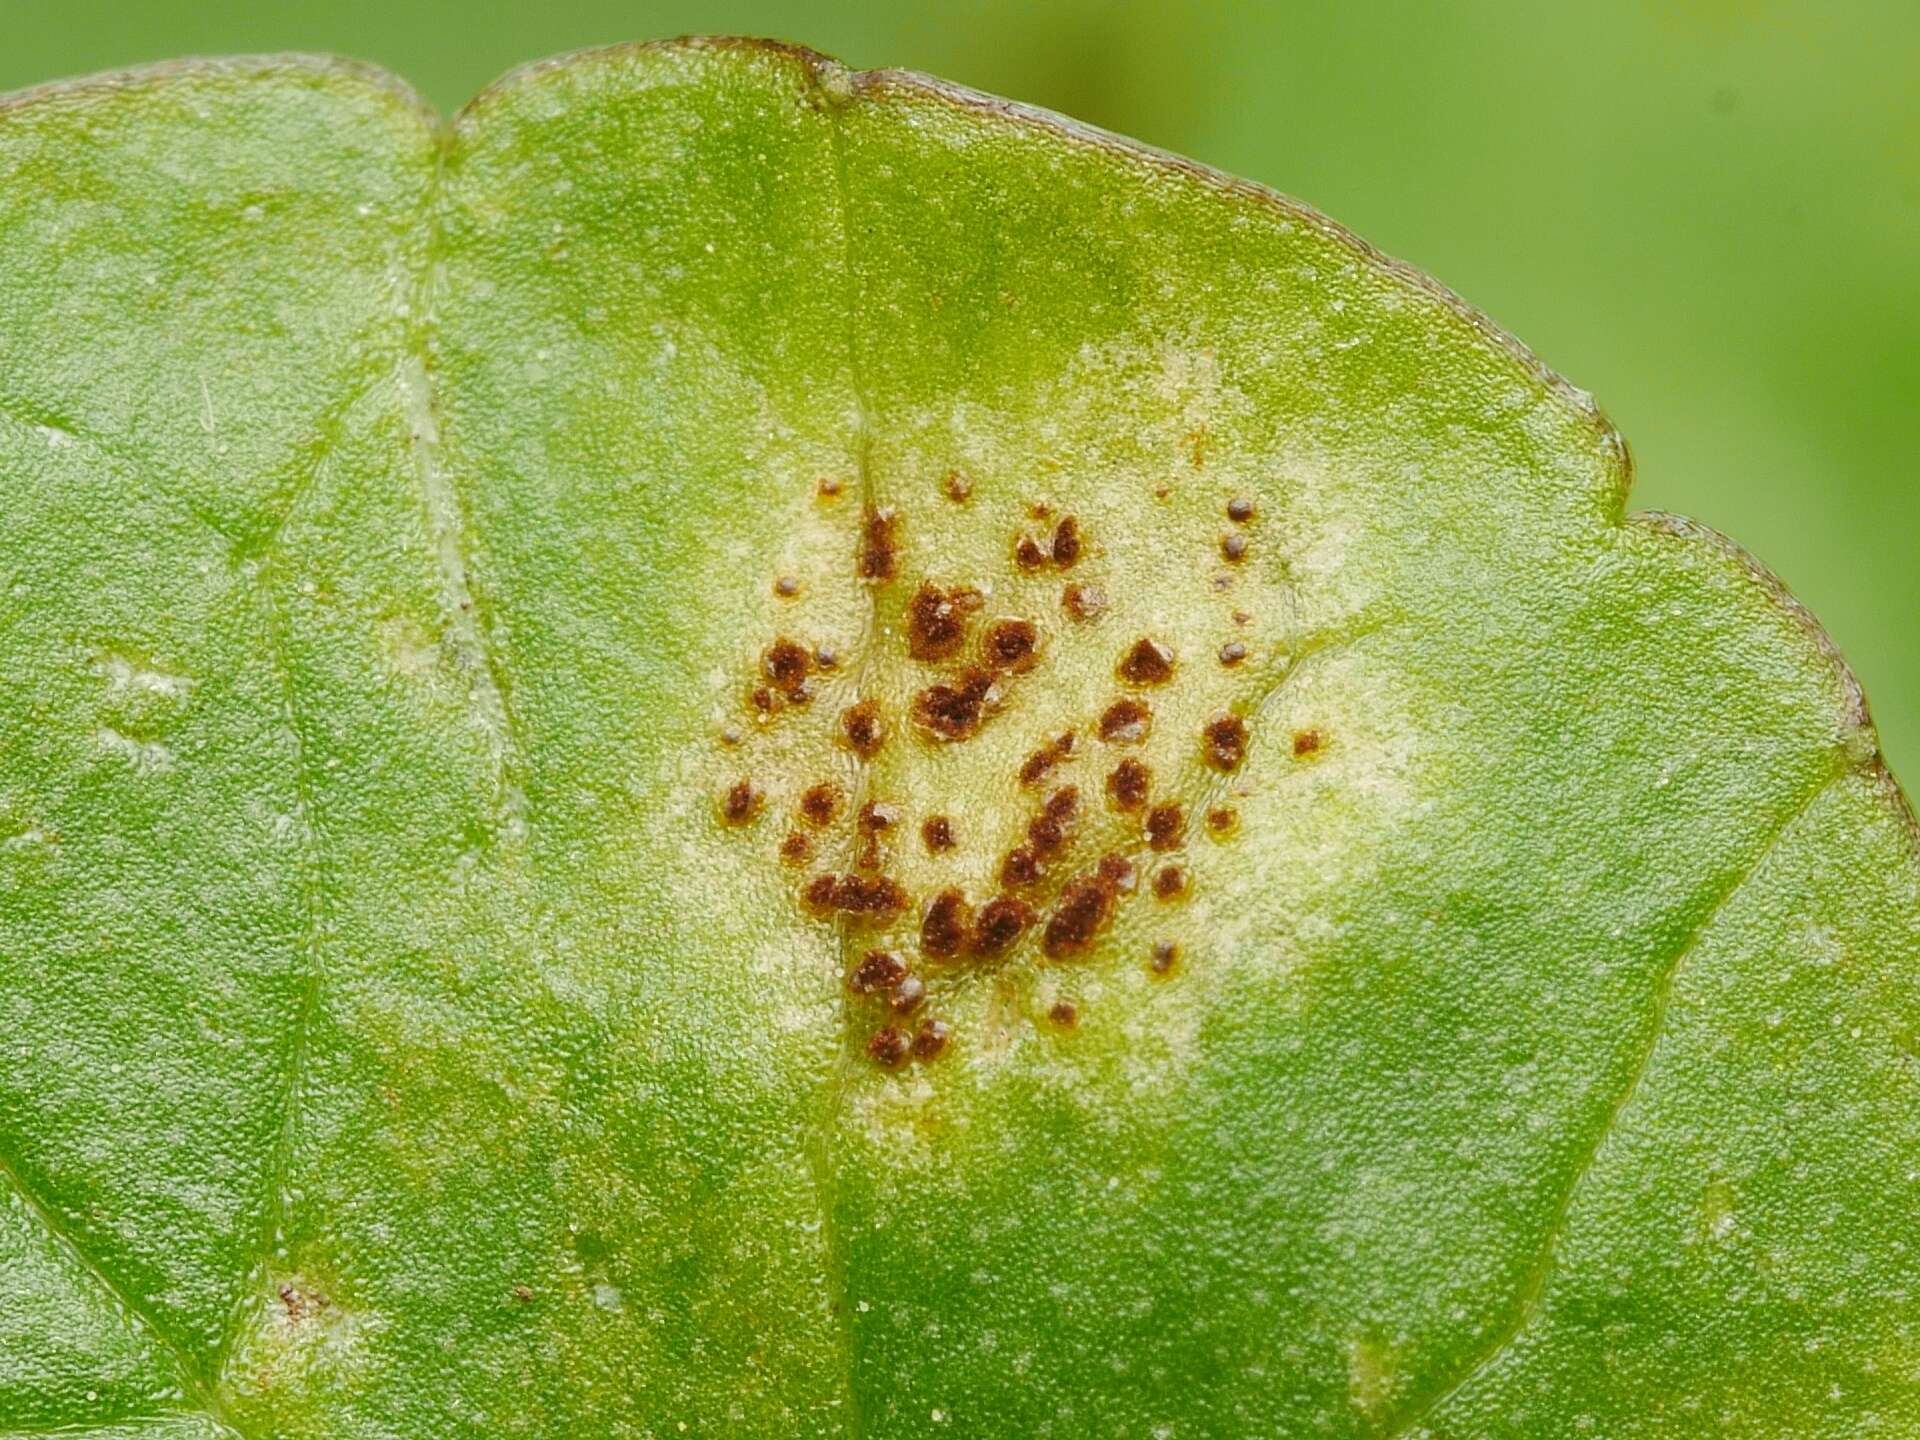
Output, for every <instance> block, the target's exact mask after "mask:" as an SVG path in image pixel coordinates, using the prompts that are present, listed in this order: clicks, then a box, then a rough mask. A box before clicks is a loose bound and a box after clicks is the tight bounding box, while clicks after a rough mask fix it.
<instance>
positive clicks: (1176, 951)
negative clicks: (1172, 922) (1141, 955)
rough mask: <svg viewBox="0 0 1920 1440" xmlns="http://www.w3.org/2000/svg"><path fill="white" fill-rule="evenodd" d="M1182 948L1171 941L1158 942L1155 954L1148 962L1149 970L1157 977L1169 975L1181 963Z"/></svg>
mask: <svg viewBox="0 0 1920 1440" xmlns="http://www.w3.org/2000/svg"><path fill="white" fill-rule="evenodd" d="M1179 960H1180V947H1179V946H1178V945H1177V944H1175V943H1174V942H1173V941H1171V940H1156V941H1154V943H1153V954H1152V956H1151V957H1150V958H1149V959H1148V961H1147V968H1148V969H1149V970H1151V971H1153V973H1154V974H1156V975H1168V974H1171V973H1172V972H1173V967H1174V966H1175V965H1176V964H1178V963H1179Z"/></svg>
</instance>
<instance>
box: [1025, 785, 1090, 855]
mask: <svg viewBox="0 0 1920 1440" xmlns="http://www.w3.org/2000/svg"><path fill="white" fill-rule="evenodd" d="M1079 809H1080V790H1079V787H1077V786H1074V785H1062V786H1061V787H1060V788H1059V789H1058V790H1056V791H1054V792H1053V794H1051V795H1049V796H1048V797H1047V803H1046V804H1045V805H1044V806H1042V807H1041V810H1040V813H1039V814H1038V815H1036V816H1034V817H1033V819H1032V820H1030V821H1028V822H1027V848H1029V849H1030V850H1031V851H1032V852H1033V854H1034V855H1036V856H1038V857H1039V858H1040V859H1041V860H1043V861H1044V860H1051V859H1053V858H1054V857H1055V856H1057V855H1058V854H1059V853H1060V852H1061V851H1062V850H1064V849H1066V848H1067V837H1068V834H1069V833H1070V831H1071V829H1072V826H1073V820H1074V816H1075V815H1076V814H1077V813H1078V812H1079Z"/></svg>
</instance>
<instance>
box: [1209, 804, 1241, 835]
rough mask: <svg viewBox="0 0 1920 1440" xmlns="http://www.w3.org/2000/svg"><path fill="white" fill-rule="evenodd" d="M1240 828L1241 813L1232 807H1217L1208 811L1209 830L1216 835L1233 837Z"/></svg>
mask: <svg viewBox="0 0 1920 1440" xmlns="http://www.w3.org/2000/svg"><path fill="white" fill-rule="evenodd" d="M1239 826H1240V812H1239V811H1238V810H1235V809H1234V808H1233V807H1232V806H1231V805H1216V806H1214V807H1213V808H1212V809H1211V810H1209V811H1207V829H1209V830H1211V831H1212V832H1213V833H1214V834H1215V835H1219V836H1227V835H1231V834H1232V833H1233V832H1234V831H1235V830H1236V829H1238V828H1239Z"/></svg>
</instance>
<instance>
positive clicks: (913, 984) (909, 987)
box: [887, 975, 927, 1015]
mask: <svg viewBox="0 0 1920 1440" xmlns="http://www.w3.org/2000/svg"><path fill="white" fill-rule="evenodd" d="M926 1000H927V982H926V981H924V980H922V979H921V978H920V977H919V976H918V975H909V976H907V977H906V978H905V979H903V980H902V981H901V982H900V983H899V984H898V985H896V986H894V987H893V993H892V994H890V995H888V996H887V1007H888V1008H889V1009H890V1010H892V1011H893V1013H894V1014H896V1015H911V1014H912V1013H913V1012H914V1011H916V1010H918V1009H919V1008H920V1007H921V1006H922V1005H924V1004H925V1003H926Z"/></svg>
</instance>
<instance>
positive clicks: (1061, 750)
mask: <svg viewBox="0 0 1920 1440" xmlns="http://www.w3.org/2000/svg"><path fill="white" fill-rule="evenodd" d="M1072 753H1073V732H1072V731H1071V730H1066V731H1062V732H1061V733H1060V734H1059V735H1056V736H1055V737H1054V738H1053V739H1051V740H1049V741H1048V742H1047V743H1046V744H1044V745H1042V746H1041V747H1040V748H1039V749H1038V750H1036V751H1034V752H1033V754H1031V755H1029V756H1028V757H1027V758H1026V761H1025V763H1023V764H1022V765H1021V766H1020V783H1021V784H1022V785H1038V784H1039V783H1040V782H1041V781H1042V780H1044V779H1045V778H1046V777H1047V774H1048V773H1049V772H1050V771H1051V770H1052V769H1053V768H1054V767H1055V766H1056V765H1058V764H1059V763H1060V762H1061V761H1062V760H1064V759H1066V758H1067V756H1069V755H1071V754H1072Z"/></svg>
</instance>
